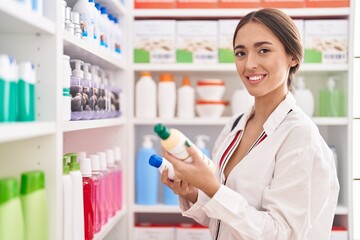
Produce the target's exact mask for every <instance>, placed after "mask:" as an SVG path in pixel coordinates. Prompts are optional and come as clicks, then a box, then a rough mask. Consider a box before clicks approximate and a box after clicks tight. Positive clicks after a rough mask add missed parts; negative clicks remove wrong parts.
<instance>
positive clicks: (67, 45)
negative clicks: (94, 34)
mask: <svg viewBox="0 0 360 240" xmlns="http://www.w3.org/2000/svg"><path fill="white" fill-rule="evenodd" d="M63 40H64V54H66V55H69V56H70V58H71V59H80V60H85V61H86V62H88V63H91V64H93V65H98V66H99V67H101V68H103V69H107V70H118V69H125V61H124V59H122V58H120V57H116V56H115V55H114V54H111V53H110V52H109V51H108V50H107V49H105V48H103V47H101V46H95V45H93V44H91V43H89V42H87V41H85V40H82V39H79V38H77V37H75V36H74V35H71V34H70V33H69V32H67V31H63Z"/></svg>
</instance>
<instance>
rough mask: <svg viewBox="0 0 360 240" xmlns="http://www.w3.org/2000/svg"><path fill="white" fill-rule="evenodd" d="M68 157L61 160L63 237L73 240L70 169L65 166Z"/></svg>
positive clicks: (66, 239)
mask: <svg viewBox="0 0 360 240" xmlns="http://www.w3.org/2000/svg"><path fill="white" fill-rule="evenodd" d="M67 159H68V157H66V156H64V158H63V176H62V184H63V237H64V240H73V239H74V238H73V237H74V236H73V235H74V234H73V231H74V229H73V197H72V182H71V177H70V167H69V166H68V165H67Z"/></svg>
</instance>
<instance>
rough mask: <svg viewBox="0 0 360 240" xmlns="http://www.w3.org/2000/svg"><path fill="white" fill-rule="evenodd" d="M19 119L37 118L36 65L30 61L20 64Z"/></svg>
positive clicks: (30, 119)
mask: <svg viewBox="0 0 360 240" xmlns="http://www.w3.org/2000/svg"><path fill="white" fill-rule="evenodd" d="M18 112H19V115H18V120H19V121H34V120H35V67H34V65H33V64H31V63H30V62H24V63H21V64H20V65H19V83H18Z"/></svg>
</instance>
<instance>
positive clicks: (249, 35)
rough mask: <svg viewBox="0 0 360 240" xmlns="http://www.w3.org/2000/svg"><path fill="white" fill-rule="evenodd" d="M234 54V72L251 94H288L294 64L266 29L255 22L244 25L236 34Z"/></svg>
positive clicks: (262, 95) (277, 40)
mask: <svg viewBox="0 0 360 240" xmlns="http://www.w3.org/2000/svg"><path fill="white" fill-rule="evenodd" d="M234 52H235V63H236V69H237V72H238V73H239V75H240V78H241V80H242V81H243V83H244V85H245V87H246V89H247V90H248V91H249V93H250V94H251V95H253V96H254V97H256V98H259V97H264V96H268V95H269V96H271V95H273V94H276V95H278V94H281V95H285V94H286V93H287V91H288V87H287V79H288V74H289V70H290V67H292V66H295V65H296V61H295V60H293V59H292V57H291V56H289V55H287V54H286V52H285V48H284V46H283V44H282V43H281V42H280V40H279V39H278V38H277V37H276V36H275V35H274V34H273V33H272V32H271V30H270V29H269V28H268V27H266V26H265V25H263V24H261V23H258V22H249V23H247V24H245V25H244V26H243V27H242V28H240V29H239V31H238V32H237V34H236V38H235V47H234Z"/></svg>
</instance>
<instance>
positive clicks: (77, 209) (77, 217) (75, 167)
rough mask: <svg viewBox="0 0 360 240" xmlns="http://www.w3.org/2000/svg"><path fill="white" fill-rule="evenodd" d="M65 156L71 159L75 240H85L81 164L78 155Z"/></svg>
mask: <svg viewBox="0 0 360 240" xmlns="http://www.w3.org/2000/svg"><path fill="white" fill-rule="evenodd" d="M65 156H67V157H70V163H69V167H70V177H71V182H72V196H73V224H74V231H73V233H74V238H73V239H74V240H75V239H84V237H85V235H84V200H83V185H82V175H81V172H80V164H79V163H78V161H77V155H76V154H75V153H69V154H66V155H65Z"/></svg>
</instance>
